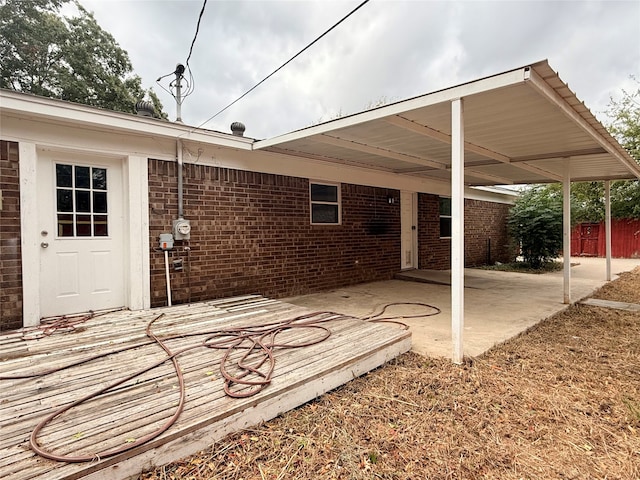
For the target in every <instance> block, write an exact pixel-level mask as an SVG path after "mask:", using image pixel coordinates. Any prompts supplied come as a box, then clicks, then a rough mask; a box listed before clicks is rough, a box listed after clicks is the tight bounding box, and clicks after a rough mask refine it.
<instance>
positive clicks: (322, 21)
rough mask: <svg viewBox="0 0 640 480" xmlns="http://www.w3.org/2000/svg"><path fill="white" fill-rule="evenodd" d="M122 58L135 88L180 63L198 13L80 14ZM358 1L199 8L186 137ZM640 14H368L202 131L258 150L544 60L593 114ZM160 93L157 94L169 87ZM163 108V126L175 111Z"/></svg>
mask: <svg viewBox="0 0 640 480" xmlns="http://www.w3.org/2000/svg"><path fill="white" fill-rule="evenodd" d="M80 1H81V3H82V4H83V5H85V6H86V7H87V8H88V9H89V10H93V11H94V12H95V15H96V19H97V20H98V22H99V23H100V25H101V26H102V27H103V28H104V29H105V30H108V31H110V32H111V33H112V34H113V35H114V37H115V38H116V40H117V41H118V42H119V43H120V45H121V46H122V47H123V48H124V49H125V50H127V51H128V52H129V55H130V57H131V60H132V62H133V65H134V68H135V69H136V72H137V73H138V74H139V75H140V76H141V77H142V78H143V84H144V85H145V86H146V87H149V86H154V85H155V79H156V78H157V77H159V76H160V75H163V74H166V73H169V72H171V71H173V69H174V68H175V64H176V63H177V62H184V61H185V60H186V56H187V53H188V49H189V46H190V44H191V40H192V38H193V34H194V32H195V26H196V21H197V17H198V13H199V12H200V9H201V7H202V2H201V1H200V0H197V1H179V0H164V1H136V0H119V1H105V0H80ZM359 3H360V2H359V1H263V0H254V1H240V0H236V1H211V0H210V1H209V2H208V5H207V8H206V11H205V13H204V16H203V18H202V23H201V26H200V33H199V35H198V39H197V42H196V45H195V47H194V50H193V55H192V58H191V61H190V64H191V67H192V71H193V74H194V78H195V91H194V93H193V95H192V96H190V97H188V98H187V99H185V101H184V104H183V108H182V112H183V118H184V121H185V122H186V123H188V124H191V125H198V124H200V123H201V122H203V121H205V120H206V119H208V118H209V117H210V116H211V115H213V114H214V113H216V112H217V111H219V110H220V109H221V108H223V107H224V106H226V105H228V104H229V103H230V102H232V101H233V100H235V99H236V98H238V97H239V96H240V95H242V94H243V93H244V92H246V91H247V90H248V89H249V88H251V87H252V86H254V85H255V84H256V83H257V82H258V81H260V80H261V79H263V78H264V77H265V76H266V75H268V74H269V73H271V72H272V71H273V70H274V69H275V68H276V67H278V66H280V65H281V64H282V63H284V62H285V61H286V60H288V59H289V58H290V57H291V56H292V55H294V54H295V53H297V52H298V51H299V50H300V49H301V48H303V47H304V46H305V45H307V44H308V43H310V42H311V41H312V40H314V39H315V38H316V37H317V36H318V35H320V34H321V33H322V32H324V31H325V30H326V29H327V28H329V27H330V26H331V25H333V24H334V23H335V22H336V21H337V20H339V19H340V18H342V17H343V16H344V15H346V14H347V13H348V12H349V11H351V10H352V9H353V8H355V7H356V6H357V5H358V4H359ZM638 24H640V2H631V1H596V0H594V1H574V2H564V1H508V2H498V1H465V2H453V1H384V0H373V1H371V2H369V3H368V4H366V5H365V6H363V7H362V8H361V9H360V10H359V11H358V12H356V13H355V14H354V15H353V16H352V17H350V18H349V19H347V20H346V21H345V22H344V23H342V24H341V25H340V26H338V27H337V28H336V29H335V30H333V31H332V32H331V33H329V34H328V35H327V36H326V37H325V38H323V39H322V40H321V41H319V42H318V43H317V44H315V45H314V46H313V47H311V48H310V49H309V50H308V51H306V52H305V53H303V54H302V55H301V56H300V57H298V58H297V59H296V60H295V61H294V62H292V63H291V64H289V65H288V66H287V67H285V68H284V69H283V70H282V71H280V72H279V73H277V74H276V75H274V76H273V77H272V78H270V79H269V80H267V81H266V82H265V83H264V84H263V85H261V86H260V87H259V88H257V89H256V90H255V91H254V92H252V93H251V94H249V95H248V96H247V97H245V98H244V99H243V100H241V101H239V102H238V103H237V104H235V105H234V106H233V107H231V108H229V110H228V111H226V112H224V113H223V114H221V115H219V116H218V117H216V118H215V119H214V120H212V121H211V122H209V123H207V124H206V128H211V129H217V130H222V131H229V125H230V123H231V122H232V121H234V120H240V121H243V122H244V123H246V125H247V132H246V134H247V135H248V136H255V137H257V138H265V137H270V136H274V135H277V134H281V133H286V132H287V131H290V130H294V129H298V128H303V127H306V126H309V125H311V124H313V123H317V122H318V121H320V120H328V119H331V118H333V117H335V116H336V115H346V114H350V113H354V112H357V111H360V110H363V109H365V108H366V107H367V105H371V104H376V103H377V102H378V101H380V100H383V101H396V100H401V99H405V98H409V97H413V96H416V95H420V94H423V93H428V92H430V91H434V90H437V89H441V88H446V87H448V86H452V85H454V84H458V83H463V82H467V81H470V80H474V79H476V78H481V77H484V76H487V75H492V74H496V73H499V72H502V71H505V70H508V69H512V68H516V67H520V66H523V65H526V64H527V63H530V62H533V61H537V60H541V59H544V58H548V59H549V61H550V64H551V66H552V67H553V68H555V69H556V70H557V71H559V73H560V76H561V78H562V79H563V80H565V81H567V82H568V83H569V84H570V86H571V88H572V89H573V90H574V91H575V92H576V93H577V94H578V97H579V98H581V99H582V100H585V102H586V104H587V106H588V107H590V108H591V109H592V111H594V113H598V112H601V111H602V110H604V108H605V107H606V105H607V103H608V100H609V96H610V95H616V94H618V92H619V91H620V89H621V88H622V87H624V86H627V87H628V86H630V85H631V84H630V83H629V80H628V77H629V75H631V74H640V37H639V35H640V34H639V33H638V28H637V26H638ZM168 81H169V79H166V80H164V81H163V82H162V84H163V85H164V86H165V87H167V86H168ZM154 89H155V90H156V92H158V93H160V94H161V99H162V101H163V103H164V105H165V110H166V111H167V112H168V113H169V115H170V117H171V118H173V117H174V115H175V113H174V112H175V107H174V101H173V99H172V98H171V96H170V95H169V94H167V93H165V92H163V91H161V90H160V89H159V88H158V87H157V86H154Z"/></svg>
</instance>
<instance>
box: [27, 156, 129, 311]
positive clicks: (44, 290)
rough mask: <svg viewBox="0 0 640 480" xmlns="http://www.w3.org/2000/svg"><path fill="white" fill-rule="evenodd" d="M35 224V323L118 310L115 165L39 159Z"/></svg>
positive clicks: (119, 234) (120, 282) (120, 278)
mask: <svg viewBox="0 0 640 480" xmlns="http://www.w3.org/2000/svg"><path fill="white" fill-rule="evenodd" d="M38 222H39V230H40V237H39V238H38V241H39V242H40V316H41V317H49V316H55V315H64V314H70V313H78V312H86V311H89V310H93V311H95V310H103V309H108V308H116V307H121V306H123V305H124V268H123V205H122V166H121V162H119V161H111V160H109V161H106V160H105V161H101V160H98V159H91V158H83V157H79V156H72V155H67V154H56V153H49V152H47V153H45V154H43V155H42V156H40V158H39V160H38Z"/></svg>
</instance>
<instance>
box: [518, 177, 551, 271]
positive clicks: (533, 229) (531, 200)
mask: <svg viewBox="0 0 640 480" xmlns="http://www.w3.org/2000/svg"><path fill="white" fill-rule="evenodd" d="M507 226H508V228H509V233H510V235H511V238H512V239H513V240H514V241H515V242H516V243H517V244H518V245H519V246H520V250H521V253H522V256H523V257H524V261H525V262H526V263H527V264H529V265H530V266H531V267H532V268H542V267H543V266H544V264H545V263H548V262H550V261H553V259H555V258H556V257H558V256H559V255H560V252H561V251H562V191H561V190H560V189H559V188H558V186H557V185H550V186H541V185H536V186H533V187H531V188H528V189H526V190H524V191H523V192H522V193H521V195H520V196H519V197H518V199H517V200H516V202H515V204H514V206H513V207H512V208H511V210H510V211H509V217H508V220H507Z"/></svg>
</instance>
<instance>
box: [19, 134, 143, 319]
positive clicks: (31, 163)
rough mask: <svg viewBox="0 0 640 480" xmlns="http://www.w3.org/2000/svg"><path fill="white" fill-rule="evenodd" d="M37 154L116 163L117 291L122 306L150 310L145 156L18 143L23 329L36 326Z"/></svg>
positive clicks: (38, 270)
mask: <svg viewBox="0 0 640 480" xmlns="http://www.w3.org/2000/svg"><path fill="white" fill-rule="evenodd" d="M39 150H56V151H63V152H64V151H68V152H70V153H74V154H82V155H86V156H88V157H101V158H107V159H109V160H110V161H111V162H113V161H114V160H119V161H120V162H122V163H121V165H122V169H123V192H124V195H123V196H124V198H123V200H122V201H123V212H124V218H123V223H124V231H123V252H124V253H123V258H122V261H123V262H125V269H124V270H125V274H124V277H125V278H124V282H123V288H124V292H125V302H126V305H125V306H126V307H128V308H130V309H131V310H140V309H145V308H150V305H151V291H150V277H149V276H150V266H149V195H148V174H147V172H148V161H147V158H146V157H139V156H131V155H127V154H117V153H113V152H100V151H87V150H80V149H60V148H55V147H54V148H50V147H49V146H47V145H37V144H35V143H31V142H22V141H20V142H19V155H20V156H19V162H20V236H21V260H22V304H23V307H22V315H23V320H22V322H23V326H25V327H29V326H36V325H39V324H40V317H41V315H40V248H41V247H40V242H41V239H40V231H39V226H38V224H39V219H38V203H37V197H38V196H37V175H38V158H39V153H38V152H39Z"/></svg>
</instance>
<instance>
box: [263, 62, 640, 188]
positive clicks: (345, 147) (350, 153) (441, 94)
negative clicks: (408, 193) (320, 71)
mask: <svg viewBox="0 0 640 480" xmlns="http://www.w3.org/2000/svg"><path fill="white" fill-rule="evenodd" d="M459 98H461V99H462V100H463V109H464V146H465V148H464V182H465V184H466V185H470V186H481V185H482V186H488V185H508V184H531V183H550V182H562V181H563V178H565V177H564V175H565V165H567V161H568V166H569V169H570V170H569V172H568V173H569V176H570V178H571V181H572V182H580V181H596V180H618V179H632V178H640V165H639V164H638V163H637V162H636V161H635V160H634V159H633V158H632V157H631V156H630V155H629V154H628V152H627V151H626V150H625V149H624V148H622V147H621V146H620V144H619V143H618V142H617V141H616V140H615V139H614V138H613V137H612V136H611V135H610V134H609V133H608V132H607V130H606V129H605V128H604V127H603V126H602V124H600V122H599V121H598V120H596V118H595V117H594V116H593V114H592V113H591V112H590V111H589V109H588V108H587V107H586V106H585V105H584V104H583V103H582V102H580V100H578V99H577V97H576V95H575V94H574V93H573V92H572V91H571V90H570V89H569V87H568V86H567V85H566V84H565V83H564V82H563V81H562V80H561V79H560V77H559V76H558V74H557V73H556V72H555V71H554V70H553V69H552V68H551V67H550V66H549V64H548V62H547V61H546V60H544V61H540V62H537V63H534V64H531V65H528V66H525V67H520V68H517V69H514V70H510V71H507V72H504V73H501V74H498V75H493V76H491V77H486V78H483V79H480V80H476V81H473V82H469V83H465V84H462V85H458V86H455V87H451V88H448V89H445V90H440V91H437V92H433V93H429V94H426V95H422V96H419V97H415V98H411V99H409V100H404V101H401V102H397V103H393V104H390V105H385V106H382V107H379V108H376V109H373V110H368V111H365V112H362V113H358V114H355V115H350V116H348V117H343V118H339V119H336V120H333V121H330V122H326V123H323V124H320V125H316V126H313V127H308V128H305V129H302V130H298V131H295V132H292V133H288V134H285V135H282V136H279V137H275V138H272V139H269V140H261V141H258V142H256V143H255V144H254V149H264V150H268V151H274V152H279V153H283V154H290V155H295V156H302V157H307V158H313V159H318V160H323V161H328V162H337V163H341V164H347V165H354V166H359V167H364V168H367V169H374V170H380V171H385V172H391V173H395V174H399V175H410V176H413V177H418V178H424V179H425V180H426V179H431V180H440V181H444V182H447V183H448V182H449V181H450V179H451V131H452V127H451V101H453V100H456V99H459Z"/></svg>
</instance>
